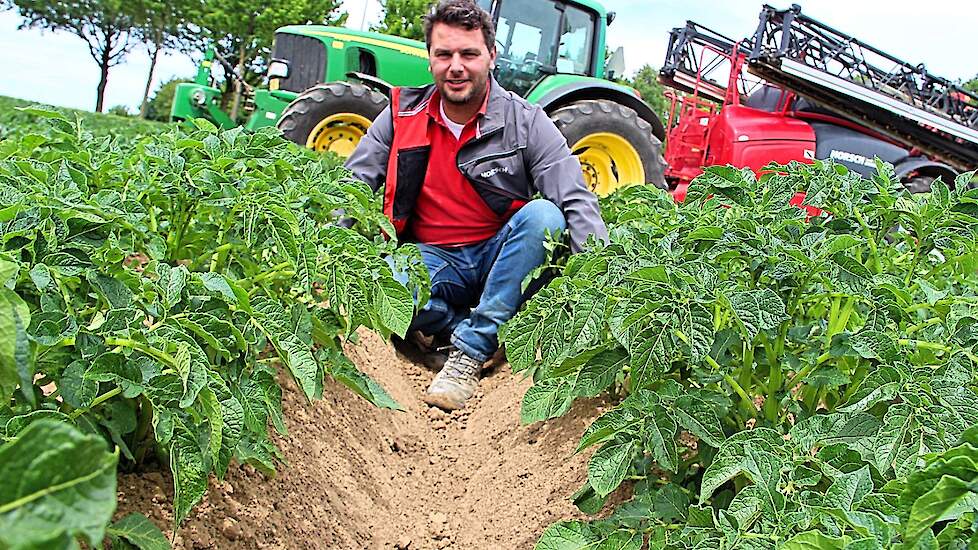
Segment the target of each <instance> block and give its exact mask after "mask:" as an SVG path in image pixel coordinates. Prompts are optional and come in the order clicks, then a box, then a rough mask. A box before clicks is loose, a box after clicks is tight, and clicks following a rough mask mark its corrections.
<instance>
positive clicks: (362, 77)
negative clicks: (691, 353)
mask: <svg viewBox="0 0 978 550" xmlns="http://www.w3.org/2000/svg"><path fill="white" fill-rule="evenodd" d="M479 3H480V4H481V5H482V6H483V8H485V9H486V10H487V11H489V12H490V13H492V16H493V19H494V21H495V22H496V51H497V58H496V71H495V77H496V79H497V80H498V82H499V83H500V84H501V85H502V86H503V87H504V88H506V89H508V90H511V91H513V92H515V93H518V94H520V95H521V96H523V97H525V98H526V99H527V100H528V101H530V102H531V103H536V104H539V105H540V106H541V107H543V109H544V110H545V111H546V112H547V113H548V114H549V115H550V117H551V119H552V120H553V121H554V123H555V124H556V125H557V128H559V129H560V131H561V132H562V133H563V135H564V136H565V137H566V138H567V143H568V145H569V146H570V148H571V150H572V151H573V152H574V154H576V155H577V156H578V159H579V160H580V162H581V167H582V169H583V171H584V177H585V180H586V181H587V184H588V185H589V186H590V187H591V189H593V190H594V191H595V192H596V193H598V194H600V195H605V194H608V193H610V192H612V191H614V190H615V189H617V188H619V187H622V186H625V185H633V184H644V183H653V184H655V185H659V186H662V187H664V186H665V181H664V179H663V175H662V174H663V170H664V168H665V166H664V161H663V160H662V152H661V149H662V142H661V140H662V139H663V138H664V136H665V131H664V128H663V126H662V122H661V121H660V120H659V118H658V116H656V114H655V113H654V112H653V111H652V109H651V108H650V107H649V106H648V105H647V104H646V103H645V102H643V101H642V99H641V97H640V96H639V94H638V92H637V91H635V90H633V89H632V88H629V87H627V86H622V85H620V84H617V83H615V82H613V80H612V79H613V78H614V77H615V76H621V73H622V70H623V68H624V61H623V53H622V51H621V49H620V48H619V49H618V51H616V52H615V53H614V54H613V55H612V56H610V58H608V59H606V58H605V34H606V30H607V26H608V25H609V24H610V23H611V22H612V20H613V19H614V12H608V11H606V10H605V9H604V7H603V6H601V5H600V4H599V3H597V2H596V1H594V0H479ZM213 61H214V54H213V52H208V54H207V55H206V57H205V60H204V62H203V63H202V64H201V66H200V70H199V72H198V75H197V79H196V81H195V82H194V83H188V84H181V85H179V86H178V88H177V92H176V97H175V99H174V103H173V111H172V118H173V119H175V120H181V119H189V118H194V117H204V118H209V119H210V120H212V121H213V122H215V123H216V124H218V125H219V126H222V127H233V126H234V125H235V123H234V121H232V120H231V118H230V117H229V116H228V115H227V114H226V113H224V112H223V111H222V110H221V108H220V105H221V92H220V91H219V90H218V89H217V88H214V87H212V86H211V85H210V68H211V64H212V63H213ZM427 67H428V52H427V50H426V48H425V45H424V43H423V42H417V41H414V40H407V39H403V38H399V37H395V36H388V35H384V34H379V33H373V32H362V31H355V30H350V29H346V28H339V27H327V26H317V25H295V26H288V27H283V28H281V29H279V30H278V31H277V32H276V35H275V44H274V47H273V50H272V57H271V59H270V61H269V64H268V72H267V77H268V88H267V89H249V90H248V93H247V94H246V102H245V108H246V110H248V111H250V116H249V118H248V121H247V123H246V127H248V128H251V129H257V128H261V127H264V126H272V125H275V126H277V127H278V128H279V129H280V130H281V131H282V133H283V135H284V136H285V137H286V138H288V139H290V140H292V141H295V142H296V143H299V144H302V145H305V146H307V147H310V148H312V149H315V150H318V151H331V152H334V153H336V154H338V155H341V156H348V155H349V154H350V153H351V152H352V151H353V149H354V147H356V144H357V142H358V141H359V140H360V138H361V137H362V136H363V135H364V133H365V132H366V130H367V128H368V127H369V126H370V123H371V121H373V120H374V118H376V116H377V115H378V114H380V112H381V111H382V110H383V109H384V108H385V107H386V106H387V103H388V95H389V91H390V88H391V87H392V86H420V85H424V84H428V83H430V82H431V75H430V74H429V73H428V69H427ZM228 69H229V68H228Z"/></svg>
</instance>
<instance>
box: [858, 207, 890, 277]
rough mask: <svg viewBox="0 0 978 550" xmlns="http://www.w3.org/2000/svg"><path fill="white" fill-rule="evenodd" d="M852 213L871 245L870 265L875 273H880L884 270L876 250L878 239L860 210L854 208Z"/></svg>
mask: <svg viewBox="0 0 978 550" xmlns="http://www.w3.org/2000/svg"><path fill="white" fill-rule="evenodd" d="M852 213H853V214H855V216H856V221H857V222H859V225H860V226H861V227H862V228H863V235H864V236H865V237H866V243H867V244H869V256H870V259H871V260H872V262H871V263H870V269H872V270H873V273H880V272H881V271H882V270H883V269H882V264H881V262H880V255H879V250H878V249H877V248H876V239H874V238H873V233H872V231H871V230H870V229H869V225H868V224H867V223H866V219H865V218H863V215H862V212H860V211H859V209H858V208H853V209H852Z"/></svg>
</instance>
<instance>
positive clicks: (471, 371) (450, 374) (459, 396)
mask: <svg viewBox="0 0 978 550" xmlns="http://www.w3.org/2000/svg"><path fill="white" fill-rule="evenodd" d="M481 371H482V361H479V360H478V359H473V358H471V357H469V356H468V355H465V353H464V352H462V350H460V349H457V348H456V349H453V350H451V353H449V354H448V360H447V361H445V366H444V367H442V369H441V371H439V372H438V374H436V375H435V379H434V380H432V381H431V385H430V386H428V391H427V393H425V395H424V402H425V403H427V404H429V405H434V406H435V407H438V408H440V409H445V410H446V411H451V410H454V409H461V408H462V407H464V406H465V401H466V400H468V398H470V397H472V394H473V393H475V388H476V387H477V386H478V385H479V373H480V372H481Z"/></svg>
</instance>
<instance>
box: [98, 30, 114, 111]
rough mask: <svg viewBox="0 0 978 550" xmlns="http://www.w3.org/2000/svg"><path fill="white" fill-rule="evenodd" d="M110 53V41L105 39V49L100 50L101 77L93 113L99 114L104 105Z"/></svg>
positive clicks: (99, 65)
mask: <svg viewBox="0 0 978 550" xmlns="http://www.w3.org/2000/svg"><path fill="white" fill-rule="evenodd" d="M111 52H112V41H111V40H109V39H106V41H105V49H103V50H102V58H101V59H99V62H98V67H99V69H100V71H101V75H100V77H99V81H98V89H97V92H96V97H95V112H96V113H101V112H102V107H104V103H105V86H106V85H107V84H108V83H109V62H110V55H111Z"/></svg>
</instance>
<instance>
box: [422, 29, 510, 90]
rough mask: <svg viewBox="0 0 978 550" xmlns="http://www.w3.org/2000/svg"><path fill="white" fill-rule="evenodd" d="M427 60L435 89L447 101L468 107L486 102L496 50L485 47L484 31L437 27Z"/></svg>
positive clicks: (432, 34)
mask: <svg viewBox="0 0 978 550" xmlns="http://www.w3.org/2000/svg"><path fill="white" fill-rule="evenodd" d="M428 59H429V62H430V63H431V75H432V76H433V77H434V78H435V85H436V86H438V91H439V92H441V96H442V97H443V98H444V99H445V100H446V101H448V102H450V103H454V104H456V105H465V104H469V103H470V102H481V101H482V100H483V98H485V96H486V86H488V82H489V71H491V70H492V66H493V63H494V62H495V60H496V48H495V47H493V48H492V49H491V50H490V49H489V47H488V46H487V45H486V41H485V40H484V39H483V37H482V29H472V30H470V31H467V30H465V29H463V28H462V27H454V26H451V25H446V24H444V23H435V25H434V27H432V29H431V48H429V50H428Z"/></svg>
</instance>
